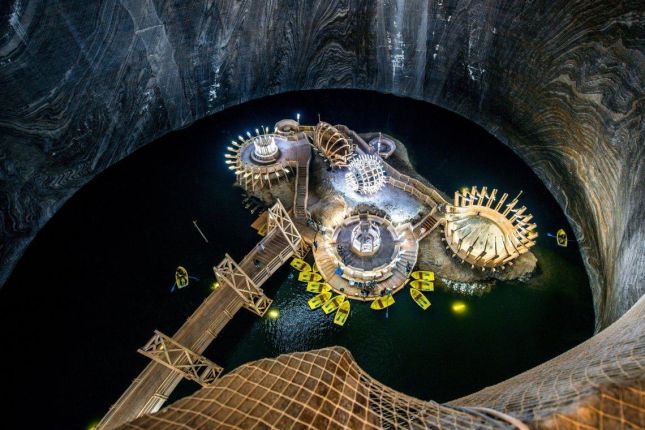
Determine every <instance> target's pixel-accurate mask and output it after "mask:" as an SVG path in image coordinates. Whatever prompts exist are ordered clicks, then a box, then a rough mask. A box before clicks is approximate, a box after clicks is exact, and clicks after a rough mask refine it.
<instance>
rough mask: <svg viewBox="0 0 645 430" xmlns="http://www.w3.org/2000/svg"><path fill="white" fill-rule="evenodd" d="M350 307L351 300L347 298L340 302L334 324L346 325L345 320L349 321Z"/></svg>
mask: <svg viewBox="0 0 645 430" xmlns="http://www.w3.org/2000/svg"><path fill="white" fill-rule="evenodd" d="M349 308H350V304H349V300H345V301H344V302H343V303H341V304H340V306H339V307H338V310H337V311H336V315H335V316H334V324H336V325H340V326H343V325H345V321H347V317H348V316H349Z"/></svg>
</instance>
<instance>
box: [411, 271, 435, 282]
mask: <svg viewBox="0 0 645 430" xmlns="http://www.w3.org/2000/svg"><path fill="white" fill-rule="evenodd" d="M412 277H413V278H414V279H418V280H421V281H434V272H430V271H429V270H417V271H416V272H412Z"/></svg>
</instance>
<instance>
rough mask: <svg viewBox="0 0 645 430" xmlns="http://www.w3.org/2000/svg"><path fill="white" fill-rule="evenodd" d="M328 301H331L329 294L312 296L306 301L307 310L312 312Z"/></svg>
mask: <svg viewBox="0 0 645 430" xmlns="http://www.w3.org/2000/svg"><path fill="white" fill-rule="evenodd" d="M329 299H331V293H329V292H324V293H320V294H318V295H317V296H313V297H312V298H310V299H309V300H308V301H307V303H309V308H310V309H311V310H314V309H318V308H319V307H321V306H322V305H323V303H326V302H327V301H328V300H329Z"/></svg>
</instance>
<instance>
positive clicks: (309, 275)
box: [298, 272, 322, 282]
mask: <svg viewBox="0 0 645 430" xmlns="http://www.w3.org/2000/svg"><path fill="white" fill-rule="evenodd" d="M298 280H299V281H303V282H318V281H321V280H322V276H320V274H318V273H314V272H300V273H298Z"/></svg>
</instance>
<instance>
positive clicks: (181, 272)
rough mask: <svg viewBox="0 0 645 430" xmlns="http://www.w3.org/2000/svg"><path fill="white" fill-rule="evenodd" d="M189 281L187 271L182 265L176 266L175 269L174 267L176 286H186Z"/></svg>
mask: <svg viewBox="0 0 645 430" xmlns="http://www.w3.org/2000/svg"><path fill="white" fill-rule="evenodd" d="M189 283H190V278H189V276H188V271H187V270H186V269H184V268H183V267H182V266H179V267H177V269H175V285H176V286H177V288H184V287H187V286H188V284H189Z"/></svg>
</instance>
